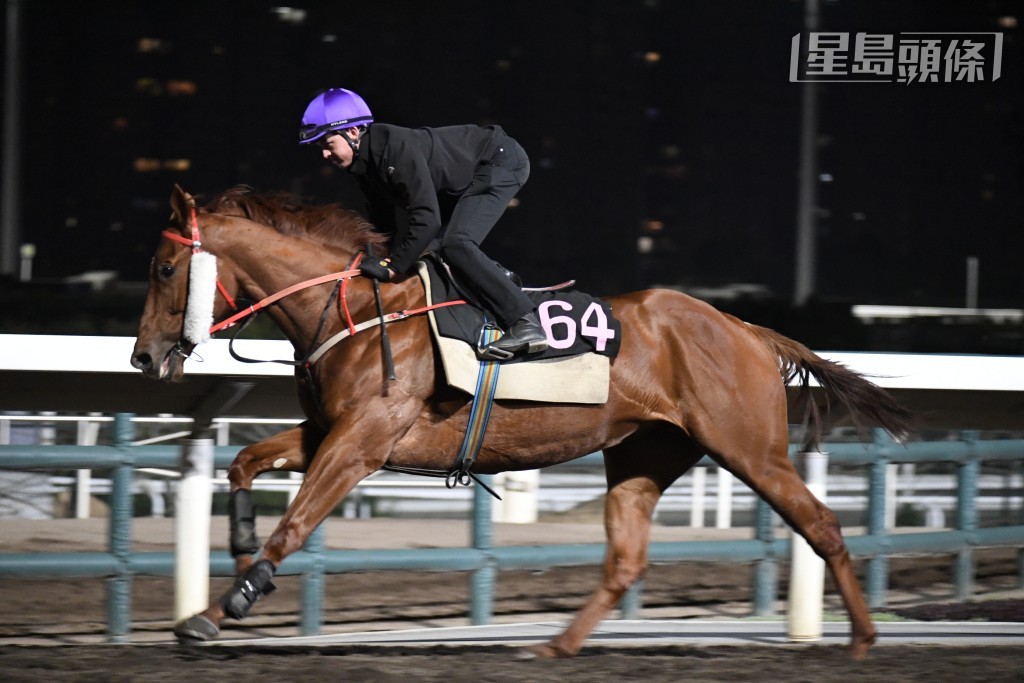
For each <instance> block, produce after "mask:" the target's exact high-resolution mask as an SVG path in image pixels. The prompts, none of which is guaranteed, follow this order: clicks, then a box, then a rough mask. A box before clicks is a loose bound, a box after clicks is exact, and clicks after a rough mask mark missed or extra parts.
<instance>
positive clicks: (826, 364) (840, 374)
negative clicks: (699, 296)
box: [749, 325, 913, 446]
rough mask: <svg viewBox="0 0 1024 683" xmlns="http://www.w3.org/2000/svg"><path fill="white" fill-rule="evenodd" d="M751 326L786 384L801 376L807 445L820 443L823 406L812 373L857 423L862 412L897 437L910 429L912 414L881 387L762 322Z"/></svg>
mask: <svg viewBox="0 0 1024 683" xmlns="http://www.w3.org/2000/svg"><path fill="white" fill-rule="evenodd" d="M749 328H750V330H751V331H752V332H753V333H754V335H755V336H757V337H758V339H760V340H761V341H762V342H764V344H765V345H766V346H767V347H768V348H769V349H770V350H771V351H772V353H773V354H774V355H775V357H776V358H777V359H778V362H779V373H780V374H781V375H782V379H783V380H784V381H785V382H786V384H789V383H790V382H792V381H793V380H794V379H799V389H798V393H797V405H800V404H803V405H804V420H803V423H804V429H805V437H804V445H805V446H812V445H817V444H818V442H819V441H820V439H821V430H822V419H821V410H820V409H819V407H818V405H817V404H816V403H815V402H814V400H813V398H812V396H811V387H810V378H811V377H813V378H814V379H815V380H817V382H818V384H820V385H821V387H822V389H824V390H825V395H826V398H828V397H833V398H835V399H838V400H839V402H840V403H841V404H842V405H843V407H845V408H846V409H847V410H848V411H849V412H850V415H851V417H852V418H853V420H854V423H855V424H858V427H859V423H858V421H857V416H858V415H861V416H864V417H866V418H868V419H869V420H870V421H872V422H873V423H875V424H878V425H881V427H882V428H883V429H885V431H887V432H889V434H890V435H892V437H893V438H894V439H902V438H904V437H906V436H907V435H908V434H909V433H910V430H911V427H912V425H913V415H912V414H911V412H910V411H909V410H907V409H906V408H905V407H904V406H902V405H900V404H899V403H898V402H897V401H896V399H894V398H893V397H892V395H891V394H890V393H889V392H888V391H886V390H885V389H883V388H882V387H880V386H878V385H877V384H875V383H873V382H870V381H869V380H867V379H866V378H865V377H864V376H863V375H861V374H859V373H857V372H854V371H853V370H850V369H849V368H847V367H846V366H845V365H843V364H842V363H836V362H835V361H830V360H826V359H824V358H822V357H821V356H819V355H818V354H816V353H814V352H813V351H811V350H810V349H809V348H807V347H806V346H804V345H803V344H801V343H799V342H797V341H794V340H792V339H789V338H788V337H784V336H783V335H781V334H779V333H778V332H775V331H774V330H770V329H768V328H767V327H761V326H759V325H749ZM829 411H830V405H829V404H828V403H827V402H826V404H825V412H826V413H828V412H829Z"/></svg>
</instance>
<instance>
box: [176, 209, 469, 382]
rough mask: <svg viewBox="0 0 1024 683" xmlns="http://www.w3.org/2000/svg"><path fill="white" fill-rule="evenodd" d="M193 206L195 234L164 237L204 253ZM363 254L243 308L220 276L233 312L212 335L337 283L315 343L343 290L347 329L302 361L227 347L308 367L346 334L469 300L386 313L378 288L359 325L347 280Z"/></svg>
mask: <svg viewBox="0 0 1024 683" xmlns="http://www.w3.org/2000/svg"><path fill="white" fill-rule="evenodd" d="M190 208H191V210H192V225H191V233H192V235H191V237H192V238H191V239H189V238H188V237H184V236H182V235H179V234H178V233H176V232H173V231H171V230H164V231H163V236H164V237H166V238H167V239H169V240H171V241H172V242H177V243H178V244H181V245H183V246H186V247H189V248H190V249H191V250H192V253H193V254H199V253H202V252H203V242H202V239H201V237H200V234H199V218H198V216H197V213H196V208H195V204H194V203H191V202H190ZM206 253H209V252H206ZM362 257H363V254H362V252H360V253H358V254H356V256H355V258H354V259H353V260H352V262H351V263H350V264H349V266H348V267H347V268H346V269H345V270H341V271H338V272H336V273H330V274H328V275H321V276H319V277H315V278H312V279H309V280H304V281H302V282H299V283H296V284H294V285H291V286H290V287H286V288H285V289H282V290H281V291H279V292H277V293H275V294H271V295H270V296H267V297H264V298H263V299H261V300H260V301H257V302H256V303H254V304H250V305H249V306H245V307H244V308H241V309H239V308H238V304H237V303H236V301H235V298H234V297H232V296H231V294H230V292H228V291H227V288H226V287H225V286H224V285H223V283H221V281H220V278H217V291H219V292H220V294H221V296H223V297H224V300H225V301H226V302H227V303H228V305H229V306H230V307H231V309H232V310H233V311H234V312H233V313H232V314H231V315H229V316H228V317H227V318H225V319H224V320H221V321H220V322H218V323H214V324H213V325H212V326H211V327H210V330H209V334H210V335H213V334H215V333H216V332H220V331H221V330H224V329H227V328H229V327H233V326H234V325H236V324H237V323H238V322H239V321H240V320H243V319H244V318H249V320H246V321H245V323H243V325H242V326H241V327H240V328H239V329H238V331H237V332H236V334H235V337H237V336H238V334H239V333H241V332H242V330H244V329H245V326H246V325H247V324H248V323H249V322H251V321H252V320H253V318H250V316H254V315H255V314H257V313H258V312H259V311H260V310H261V309H264V308H266V307H267V306H270V305H271V304H273V303H276V302H278V301H280V300H281V299H283V298H285V297H286V296H289V295H291V294H294V293H296V292H299V291H302V290H303V289H308V288H310V287H315V286H317V285H322V284H326V283H328V282H335V283H336V285H335V288H334V291H333V292H332V293H331V296H330V298H329V299H328V301H327V305H326V306H325V307H324V311H323V313H322V314H321V316H320V324H319V326H318V327H317V331H316V335H315V336H314V338H313V341H314V344H315V343H316V339H317V338H319V336H320V332H321V330H322V329H323V326H324V324H325V322H326V320H327V312H328V310H329V309H330V307H331V304H332V303H333V302H334V299H335V297H337V296H338V295H339V292H340V297H341V301H342V308H343V309H344V311H345V321H344V324H345V328H344V329H342V330H341V332H338V333H337V334H335V335H333V336H332V337H330V338H329V339H327V340H326V341H324V343H323V344H321V345H320V346H319V347H317V348H316V350H315V351H311V352H310V353H308V354H307V355H306V357H305V358H304V359H303V360H298V361H290V360H262V359H254V358H244V357H242V356H239V355H238V354H237V353H235V351H234V349H233V348H231V345H230V344H229V347H228V350H229V352H230V353H231V356H232V357H233V358H235V359H236V360H239V361H242V362H245V363H283V364H286V365H294V366H299V367H305V368H306V369H307V370H308V369H309V368H311V367H312V366H313V365H314V364H315V363H316V362H317V361H319V360H320V359H321V358H323V356H324V354H326V353H327V352H328V351H329V350H330V349H331V348H333V347H334V346H336V345H337V344H338V342H340V341H342V340H343V339H345V338H346V337H350V336H353V335H355V334H356V333H357V332H361V331H363V330H366V329H369V328H371V327H376V326H377V325H381V326H382V330H383V329H384V325H385V324H386V323H393V322H398V321H399V320H405V319H406V318H411V317H412V316H416V315H422V314H424V313H426V312H428V311H432V310H435V309H438V308H444V307H446V306H457V305H461V304H465V303H466V302H465V301H464V300H461V299H460V300H456V301H445V302H443V303H439V304H432V305H429V306H423V307H422V308H416V309H404V310H401V311H397V312H394V313H384V311H383V309H382V308H381V302H380V293H379V290H377V289H376V288H375V293H376V295H377V313H378V315H377V317H376V318H371V319H370V320H367V321H365V322H362V323H359V324H356V323H354V322H353V321H352V314H351V313H350V312H349V307H348V297H347V294H348V283H349V281H350V280H351V279H352V278H354V277H357V276H362V272H361V271H360V270H359V268H358V265H359V262H360V260H362ZM374 283H375V284H376V281H374ZM235 337H232V339H231V342H232V343H233V342H234V340H235ZM181 347H182V342H181V341H180V340H179V341H178V345H177V347H176V348H178V353H180V354H182V355H186V354H185V353H184V351H182V350H181ZM393 373H394V370H393V368H392V367H391V364H390V363H389V374H393Z"/></svg>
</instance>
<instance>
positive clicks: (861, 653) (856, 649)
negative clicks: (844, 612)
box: [849, 636, 875, 660]
mask: <svg viewBox="0 0 1024 683" xmlns="http://www.w3.org/2000/svg"><path fill="white" fill-rule="evenodd" d="M874 644H875V636H871V637H870V638H866V639H864V640H855V641H853V642H851V643H850V650H849V651H850V657H851V658H852V659H856V660H861V659H864V658H866V657H867V656H868V650H869V649H871V646H872V645H874Z"/></svg>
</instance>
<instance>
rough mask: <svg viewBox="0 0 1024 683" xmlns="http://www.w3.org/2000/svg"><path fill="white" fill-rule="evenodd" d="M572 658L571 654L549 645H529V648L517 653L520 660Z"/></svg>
mask: <svg viewBox="0 0 1024 683" xmlns="http://www.w3.org/2000/svg"><path fill="white" fill-rule="evenodd" d="M572 656H573V655H572V653H571V652H566V651H565V650H563V649H561V648H559V647H555V646H553V645H551V644H550V643H544V644H540V645H530V646H529V647H526V648H523V650H521V651H520V653H519V658H520V659H563V658H566V657H572Z"/></svg>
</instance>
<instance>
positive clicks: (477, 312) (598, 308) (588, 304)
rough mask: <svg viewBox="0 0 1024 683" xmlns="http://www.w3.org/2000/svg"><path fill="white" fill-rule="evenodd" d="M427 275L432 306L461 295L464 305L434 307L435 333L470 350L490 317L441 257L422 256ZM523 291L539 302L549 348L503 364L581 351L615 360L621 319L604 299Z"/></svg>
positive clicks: (573, 292) (576, 293) (566, 292)
mask: <svg viewBox="0 0 1024 683" xmlns="http://www.w3.org/2000/svg"><path fill="white" fill-rule="evenodd" d="M423 262H424V264H426V266H427V270H428V272H429V275H430V289H431V292H430V297H431V301H432V302H433V303H434V304H439V303H441V302H444V301H455V300H457V299H463V300H465V301H466V304H465V305H461V306H446V307H444V308H437V309H434V320H435V321H436V322H437V331H438V334H441V335H443V336H445V337H450V338H452V339H458V340H460V341H464V342H466V343H467V344H470V345H471V346H473V347H474V348H475V347H476V344H477V341H478V340H479V338H480V330H481V328H482V327H483V326H484V324H485V323H493V322H494V316H493V315H492V314H491V313H489V312H486V311H484V310H483V308H481V307H480V306H479V304H477V303H476V302H475V301H474V300H473V298H472V294H471V293H470V291H469V290H468V288H465V287H460V286H459V284H458V283H456V282H454V281H453V279H452V275H451V273H450V271H449V270H448V268H447V267H445V265H444V263H443V262H442V261H441V259H440V257H438V256H437V255H436V254H427V255H426V256H425V257H424V258H423ZM526 295H527V296H529V297H530V300H531V301H533V303H534V304H535V305H536V306H537V313H538V316H539V317H540V321H541V324H542V325H543V326H544V330H545V332H546V333H547V336H548V348H547V350H546V351H544V352H543V353H538V354H532V355H530V356H529V357H528V358H526V357H520V358H514V359H512V360H509V361H505V363H515V362H522V361H524V360H543V359H548V358H564V357H566V356H576V355H579V354H581V353H590V352H594V353H599V354H602V355H605V356H609V357H612V358H614V357H615V356H616V355H617V354H618V353H619V346H620V345H621V343H622V323H620V322H619V321H618V320H617V319H616V318H615V317H614V316H613V315H612V309H611V306H609V305H608V304H607V303H605V302H604V301H602V300H600V299H598V298H596V297H593V296H591V295H589V294H586V293H584V292H579V291H576V290H575V289H560V290H556V291H550V292H532V291H527V292H526Z"/></svg>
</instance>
